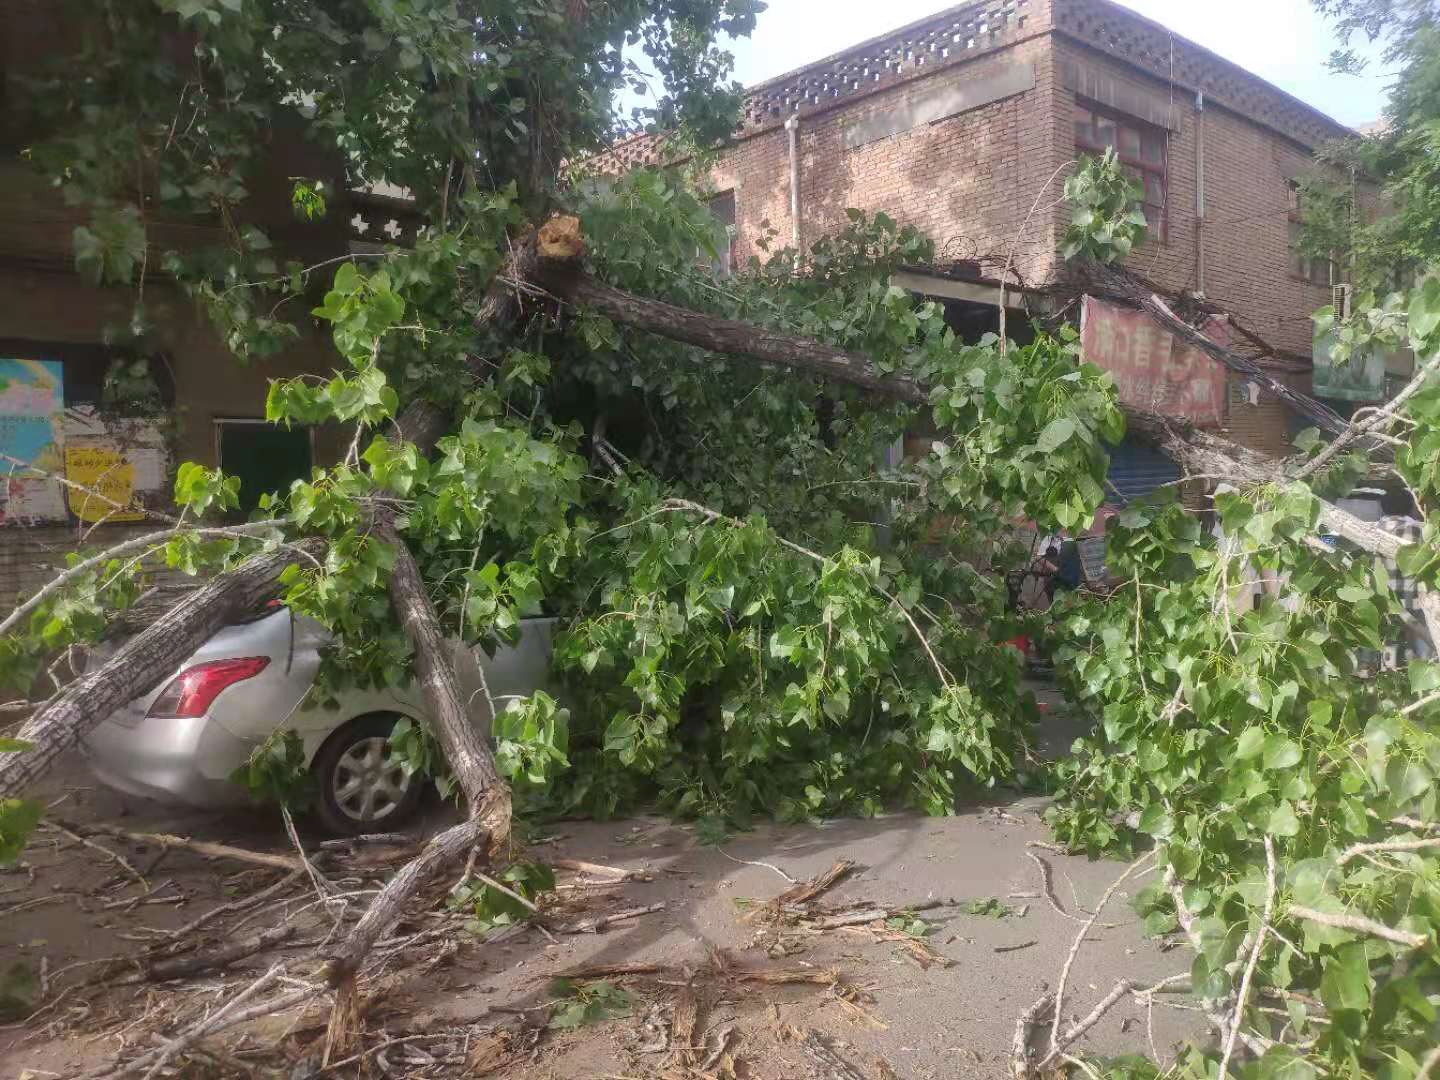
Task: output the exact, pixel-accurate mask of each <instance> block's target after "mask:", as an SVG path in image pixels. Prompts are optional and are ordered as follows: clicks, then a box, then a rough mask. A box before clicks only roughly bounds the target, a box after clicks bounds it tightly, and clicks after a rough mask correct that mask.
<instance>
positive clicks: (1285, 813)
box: [1265, 799, 1300, 836]
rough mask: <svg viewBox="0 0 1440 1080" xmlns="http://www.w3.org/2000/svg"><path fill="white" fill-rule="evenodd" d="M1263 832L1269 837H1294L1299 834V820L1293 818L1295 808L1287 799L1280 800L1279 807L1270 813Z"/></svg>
mask: <svg viewBox="0 0 1440 1080" xmlns="http://www.w3.org/2000/svg"><path fill="white" fill-rule="evenodd" d="M1265 831H1266V832H1267V833H1269V834H1270V835H1271V836H1295V835H1296V834H1298V833H1299V832H1300V819H1299V818H1297V817H1296V816H1295V808H1294V807H1293V806H1291V805H1290V800H1289V799H1283V800H1281V802H1280V805H1279V806H1277V807H1275V809H1274V810H1272V811H1271V812H1270V817H1269V819H1268V820H1267V821H1266V823H1265Z"/></svg>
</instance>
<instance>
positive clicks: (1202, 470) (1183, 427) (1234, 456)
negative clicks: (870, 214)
mask: <svg viewBox="0 0 1440 1080" xmlns="http://www.w3.org/2000/svg"><path fill="white" fill-rule="evenodd" d="M536 281H537V283H538V284H540V285H542V286H543V287H544V288H545V289H546V290H548V291H549V292H550V293H551V294H553V295H554V296H556V297H558V298H560V299H562V300H566V301H569V302H570V303H574V304H582V305H584V306H586V307H589V308H591V309H592V310H594V311H598V312H600V313H601V314H602V315H604V316H606V317H607V318H609V319H610V320H611V321H612V322H615V323H619V324H620V325H622V326H629V327H632V328H634V329H637V330H644V331H646V332H648V333H652V334H655V335H657V336H659V337H663V338H668V339H669V340H671V341H679V342H683V343H684V344H687V345H694V346H697V347H699V348H702V349H708V350H710V351H712V352H719V353H726V354H728V355H731V356H742V357H748V358H750V359H753V360H759V361H762V362H765V363H770V364H776V365H778V366H781V367H786V368H790V369H793V370H799V371H805V372H809V373H810V374H814V375H820V376H822V377H824V378H827V379H833V380H835V381H836V382H841V383H845V384H847V385H850V386H857V387H860V388H861V389H864V390H870V391H872V392H875V393H879V394H883V395H885V396H887V397H892V398H895V399H897V400H900V401H906V402H910V403H911V404H916V405H924V404H927V403H928V401H929V391H928V389H927V388H926V387H924V386H922V385H921V384H919V383H917V382H915V381H914V380H912V379H908V378H905V377H903V376H897V375H890V374H886V373H885V372H882V371H880V370H879V369H878V368H877V367H876V366H875V364H874V363H873V362H872V361H871V360H870V358H869V357H867V356H865V355H863V354H861V353H856V352H850V351H848V350H846V349H838V348H835V347H834V346H831V345H826V344H824V343H823V342H820V341H816V340H814V339H813V338H806V337H802V336H800V335H798V334H790V333H786V332H784V331H780V330H772V329H767V328H764V327H759V326H755V325H754V324H752V323H746V322H741V321H738V320H736V319H726V318H722V317H720V316H716V315H708V314H705V313H703V312H698V311H693V310H691V309H688V308H682V307H678V306H676V305H674V304H668V303H665V302H664V301H661V300H654V299H651V298H648V297H643V296H637V295H635V294H634V293H630V292H626V291H625V290H623V289H617V288H616V287H614V286H613V285H607V284H605V283H604V282H602V281H598V280H596V279H595V278H594V277H592V276H590V275H589V274H587V273H584V272H583V271H582V270H580V269H579V267H578V265H577V264H576V263H575V261H574V260H542V261H541V267H540V270H539V273H538V275H537V277H536ZM1172 317H1173V316H1172ZM1182 325H1183V324H1182ZM1190 329H1192V330H1193V328H1190ZM1199 336H1201V337H1202V338H1203V335H1199ZM1204 340H1206V341H1207V342H1208V341H1209V339H1208V338H1207V339H1204ZM1210 344H1211V345H1213V344H1214V343H1213V342H1210ZM1217 348H1218V346H1217ZM1122 408H1123V410H1124V412H1125V416H1126V419H1127V420H1128V422H1129V429H1130V431H1131V432H1132V433H1133V434H1134V435H1136V436H1137V437H1138V438H1140V439H1141V440H1142V441H1144V442H1146V443H1148V444H1149V445H1151V446H1154V447H1155V448H1156V449H1157V450H1159V451H1160V452H1161V453H1163V454H1165V455H1166V456H1167V457H1169V458H1171V459H1172V460H1173V461H1175V462H1176V463H1177V464H1179V465H1180V466H1181V467H1182V468H1183V469H1185V470H1186V471H1187V472H1189V473H1192V474H1196V475H1204V476H1210V477H1222V478H1229V479H1232V480H1234V481H1236V482H1237V483H1240V484H1245V485H1258V484H1280V485H1285V484H1288V483H1290V482H1291V479H1292V478H1291V477H1290V476H1289V475H1288V474H1287V473H1286V472H1285V470H1284V468H1283V466H1282V465H1281V464H1280V463H1279V462H1276V461H1274V460H1273V459H1271V458H1267V457H1264V456H1262V455H1260V454H1257V453H1255V452H1254V451H1251V450H1247V449H1245V448H1244V447H1242V446H1238V445H1236V444H1235V443H1232V442H1230V441H1228V440H1226V439H1222V438H1220V437H1219V436H1217V435H1212V434H1210V433H1209V432H1205V431H1201V430H1200V429H1198V428H1196V427H1194V426H1193V425H1191V424H1189V423H1187V422H1185V421H1183V420H1177V419H1174V418H1170V417H1165V416H1161V415H1159V414H1157V413H1151V412H1145V411H1144V410H1141V409H1135V408H1132V407H1130V406H1122ZM1320 518H1321V521H1322V523H1324V524H1325V525H1326V526H1327V527H1328V528H1330V529H1331V530H1332V531H1334V532H1335V533H1336V534H1337V535H1339V536H1342V537H1344V538H1345V539H1346V540H1348V541H1350V542H1351V543H1353V544H1355V545H1357V546H1358V547H1360V548H1362V549H1363V550H1365V551H1369V552H1372V553H1374V554H1378V555H1384V556H1387V557H1391V558H1393V557H1394V555H1395V553H1396V552H1398V551H1399V550H1400V548H1401V546H1402V544H1401V542H1400V540H1399V539H1398V538H1396V537H1394V536H1392V535H1391V534H1389V533H1387V532H1385V531H1384V530H1382V529H1378V528H1376V527H1375V526H1373V525H1370V524H1368V523H1366V522H1364V521H1361V520H1360V519H1359V518H1357V517H1355V515H1353V514H1349V513H1347V512H1345V511H1344V510H1341V509H1340V508H1339V507H1337V506H1335V505H1333V504H1331V503H1328V502H1324V501H1322V503H1321V511H1320Z"/></svg>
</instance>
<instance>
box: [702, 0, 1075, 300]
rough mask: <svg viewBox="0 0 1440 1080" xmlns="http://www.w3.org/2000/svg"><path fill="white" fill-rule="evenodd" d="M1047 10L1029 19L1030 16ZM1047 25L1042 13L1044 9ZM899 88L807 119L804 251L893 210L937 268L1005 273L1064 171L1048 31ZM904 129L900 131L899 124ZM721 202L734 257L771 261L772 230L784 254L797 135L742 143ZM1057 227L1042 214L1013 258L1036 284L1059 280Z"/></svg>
mask: <svg viewBox="0 0 1440 1080" xmlns="http://www.w3.org/2000/svg"><path fill="white" fill-rule="evenodd" d="M1037 5H1038V0H1032V3H1031V4H1030V5H1028V7H1027V10H1028V11H1031V12H1032V15H1033V12H1034V10H1035V8H1036V7H1037ZM1040 10H1041V12H1042V13H1043V5H1042V6H1040ZM1024 70H1028V71H1033V86H1032V88H1030V89H1028V90H1024V91H1023V92H1019V93H1014V94H1011V95H1008V96H1005V97H1003V98H1002V99H1001V100H997V101H994V102H991V103H989V104H983V105H980V106H978V107H973V108H967V109H966V110H965V111H963V112H960V113H959V114H958V115H952V116H949V117H946V118H944V119H940V120H936V121H933V122H922V123H919V124H918V125H916V126H914V127H910V128H909V129H908V130H901V131H897V132H895V133H894V134H889V135H885V136H882V137H879V138H874V139H872V140H869V141H864V142H863V143H861V144H860V145H854V142H855V135H854V134H853V132H854V131H856V130H857V129H860V128H863V127H864V126H865V125H867V124H870V123H873V122H876V121H877V120H879V121H881V122H883V120H884V118H886V117H893V116H903V115H904V114H905V111H906V110H907V109H912V108H914V107H915V106H916V105H917V103H924V102H927V101H932V100H936V99H943V98H945V97H946V95H948V94H957V95H963V94H964V93H965V92H967V91H968V90H970V89H971V88H977V87H978V88H984V87H987V86H990V85H993V84H994V83H995V82H996V81H1004V80H1006V79H1007V78H1013V77H1014V76H1015V75H1016V74H1017V73H1018V72H1021V71H1024ZM912 73H913V77H911V78H909V79H908V80H905V81H895V80H893V79H892V82H891V83H890V84H889V85H887V86H883V87H880V88H878V89H875V90H874V91H872V92H868V93H866V94H864V95H863V96H859V97H854V98H850V99H845V100H842V101H841V102H839V103H838V104H836V105H834V106H831V107H828V108H815V109H811V110H809V111H805V110H802V111H801V113H800V129H799V150H800V155H799V156H800V173H801V183H800V205H801V220H802V232H803V236H802V242H804V243H806V244H808V243H810V242H812V241H813V240H814V239H815V238H817V237H818V236H820V235H823V234H824V233H826V232H828V231H832V230H834V229H836V228H838V227H839V226H841V225H842V224H843V223H844V221H845V213H844V212H845V210H846V209H847V208H849V207H856V208H859V209H863V210H867V211H871V212H877V211H884V212H885V213H887V214H889V215H890V216H891V217H893V218H895V219H896V220H897V221H899V222H900V223H901V224H909V225H914V226H916V227H917V228H919V229H920V230H921V231H922V232H924V233H925V234H926V235H928V236H929V237H931V239H933V240H934V241H935V242H936V245H937V248H938V249H939V256H940V258H941V259H948V260H953V259H961V258H967V259H968V258H977V257H978V258H981V259H982V260H983V261H988V262H990V263H991V267H992V269H993V270H998V269H999V267H1000V266H1003V264H1004V262H1005V256H1006V254H1007V253H1008V249H1009V245H1010V243H1011V242H1012V240H1013V238H1014V236H1015V233H1016V231H1017V229H1018V228H1019V226H1020V223H1021V222H1022V221H1023V220H1024V218H1025V216H1026V214H1027V213H1028V212H1029V210H1030V208H1031V207H1032V206H1033V205H1034V203H1035V200H1036V196H1037V195H1038V194H1039V191H1040V188H1041V187H1042V186H1043V185H1044V183H1045V181H1046V179H1047V178H1048V177H1049V176H1050V174H1051V173H1053V172H1054V170H1055V168H1056V167H1057V166H1058V165H1059V164H1060V163H1061V161H1063V160H1064V159H1063V158H1057V156H1056V155H1057V154H1058V153H1059V149H1058V146H1057V140H1056V134H1055V130H1054V122H1053V116H1054V107H1053V97H1054V82H1055V80H1054V73H1053V56H1052V52H1051V50H1050V49H1049V47H1048V45H1047V39H1046V37H1045V34H1044V24H1043V23H1042V22H1039V21H1035V20H1034V18H1033V17H1032V18H1031V19H1028V20H1027V22H1026V24H1025V27H1024V28H1023V29H1022V28H1020V27H1018V26H1016V27H1015V28H1014V29H1012V30H1011V31H1009V33H1008V34H1007V35H1005V36H1003V37H1001V38H998V39H997V41H996V43H995V44H993V45H992V46H991V47H989V48H988V49H983V50H974V51H973V54H962V55H960V56H958V57H956V58H946V62H945V63H944V64H943V65H940V64H932V65H930V66H929V70H928V71H927V70H926V68H925V67H924V66H922V67H918V68H914V69H912ZM900 123H903V121H900ZM710 183H711V184H712V185H713V186H714V188H715V189H716V190H717V191H725V190H733V191H734V193H735V207H736V234H737V235H736V248H735V254H736V257H737V259H739V260H740V261H742V262H743V261H744V260H746V259H748V258H749V257H750V256H752V255H754V256H758V257H763V255H764V252H763V251H762V250H761V249H760V248H759V247H757V245H756V240H757V239H759V238H760V237H761V236H762V235H764V232H765V230H764V227H763V225H762V223H764V222H768V223H769V225H770V227H771V228H772V229H773V230H775V232H776V233H778V236H777V237H776V239H775V242H776V243H778V244H780V245H786V244H789V243H790V238H791V216H790V172H789V150H788V135H787V132H786V131H785V130H784V128H783V126H780V125H777V124H769V125H767V126H765V127H763V128H761V129H759V130H756V131H749V132H746V133H743V134H742V135H740V136H739V137H738V138H737V140H736V142H735V143H734V144H733V145H732V146H731V147H730V148H728V149H727V150H726V151H725V152H723V153H722V154H721V156H720V158H719V160H718V162H717V164H716V166H715V167H714V169H713V170H712V171H711V174H710ZM1054 248H1055V236H1054V232H1053V227H1052V225H1051V221H1050V218H1049V215H1046V214H1037V216H1036V220H1035V222H1034V224H1033V227H1032V229H1031V230H1030V231H1029V233H1028V235H1027V236H1026V237H1025V238H1024V240H1023V241H1022V243H1021V244H1020V246H1019V247H1018V249H1017V253H1016V267H1017V269H1018V271H1019V272H1020V274H1021V275H1022V277H1023V278H1024V279H1026V280H1043V279H1045V278H1047V277H1049V276H1050V274H1051V273H1052V272H1053V269H1054V254H1053V253H1054Z"/></svg>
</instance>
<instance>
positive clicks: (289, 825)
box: [280, 805, 331, 901]
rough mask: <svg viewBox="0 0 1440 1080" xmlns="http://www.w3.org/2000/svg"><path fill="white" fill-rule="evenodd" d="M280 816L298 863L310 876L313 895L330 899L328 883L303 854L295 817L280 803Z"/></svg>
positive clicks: (303, 849)
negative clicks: (298, 857)
mask: <svg viewBox="0 0 1440 1080" xmlns="http://www.w3.org/2000/svg"><path fill="white" fill-rule="evenodd" d="M280 816H281V817H283V818H284V819H285V831H286V832H287V833H288V834H289V835H290V843H292V844H294V845H295V853H296V854H297V855H299V856H300V865H301V866H303V867H304V868H305V873H306V874H307V875H308V876H309V878H310V884H311V885H313V886H315V895H316V896H318V897H319V898H320V899H321V900H325V901H328V900H330V899H331V897H330V892H331V890H330V887H329V885H330V883H329V882H328V881H326V880H325V878H323V877H322V876H321V874H320V872H319V871H318V870H316V869H315V865H314V864H313V863H312V862H311V861H310V859H309V857H308V856H307V855H306V854H305V848H304V846H303V845H302V844H301V843H300V834H299V833H297V832H296V831H295V819H294V818H292V817H291V816H290V808H289V807H288V806H284V805H282V806H281V807H280Z"/></svg>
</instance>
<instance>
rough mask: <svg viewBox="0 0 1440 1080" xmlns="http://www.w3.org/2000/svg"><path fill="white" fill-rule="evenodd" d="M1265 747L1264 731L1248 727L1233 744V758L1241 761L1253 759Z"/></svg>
mask: <svg viewBox="0 0 1440 1080" xmlns="http://www.w3.org/2000/svg"><path fill="white" fill-rule="evenodd" d="M1264 746H1265V730H1264V729H1263V728H1258V727H1248V728H1246V729H1245V730H1244V731H1243V732H1241V734H1240V738H1239V739H1238V740H1237V741H1236V743H1235V756H1236V757H1237V758H1239V759H1240V760H1241V761H1245V760H1247V759H1249V758H1252V757H1254V756H1255V755H1256V754H1258V753H1260V751H1261V750H1262V749H1263V748H1264Z"/></svg>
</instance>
